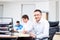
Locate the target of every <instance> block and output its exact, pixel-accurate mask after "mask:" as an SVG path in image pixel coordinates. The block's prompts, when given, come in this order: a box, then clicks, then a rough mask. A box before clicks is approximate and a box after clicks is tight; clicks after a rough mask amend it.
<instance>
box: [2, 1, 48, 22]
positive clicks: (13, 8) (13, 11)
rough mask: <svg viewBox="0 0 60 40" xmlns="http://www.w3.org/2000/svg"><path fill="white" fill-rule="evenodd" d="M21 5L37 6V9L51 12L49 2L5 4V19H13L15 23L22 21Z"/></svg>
mask: <svg viewBox="0 0 60 40" xmlns="http://www.w3.org/2000/svg"><path fill="white" fill-rule="evenodd" d="M21 4H35V5H36V9H41V10H42V11H48V10H49V9H48V5H49V3H48V2H39V3H38V2H5V3H4V12H3V17H12V18H13V22H14V23H15V22H16V21H17V20H20V21H21ZM41 5H42V6H41Z"/></svg>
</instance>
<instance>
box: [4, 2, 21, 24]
mask: <svg viewBox="0 0 60 40" xmlns="http://www.w3.org/2000/svg"><path fill="white" fill-rule="evenodd" d="M3 17H11V18H13V22H14V23H15V22H16V21H17V20H20V19H21V5H20V4H19V3H4V12H3Z"/></svg>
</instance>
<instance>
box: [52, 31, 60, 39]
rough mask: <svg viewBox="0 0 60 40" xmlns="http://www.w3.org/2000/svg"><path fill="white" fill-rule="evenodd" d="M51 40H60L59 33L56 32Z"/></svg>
mask: <svg viewBox="0 0 60 40" xmlns="http://www.w3.org/2000/svg"><path fill="white" fill-rule="evenodd" d="M53 40H60V32H57V33H56V34H55V35H54V37H53Z"/></svg>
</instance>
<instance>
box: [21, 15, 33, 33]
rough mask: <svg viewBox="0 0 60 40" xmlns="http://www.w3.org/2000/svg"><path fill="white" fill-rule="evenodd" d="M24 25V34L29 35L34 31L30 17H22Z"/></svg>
mask: <svg viewBox="0 0 60 40" xmlns="http://www.w3.org/2000/svg"><path fill="white" fill-rule="evenodd" d="M22 25H23V33H25V34H26V33H29V32H30V31H31V30H32V23H31V22H30V21H29V17H28V15H23V16H22Z"/></svg>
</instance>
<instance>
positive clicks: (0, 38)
mask: <svg viewBox="0 0 60 40" xmlns="http://www.w3.org/2000/svg"><path fill="white" fill-rule="evenodd" d="M0 40H32V38H31V37H30V36H29V34H18V33H16V34H15V35H12V36H11V35H0Z"/></svg>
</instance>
